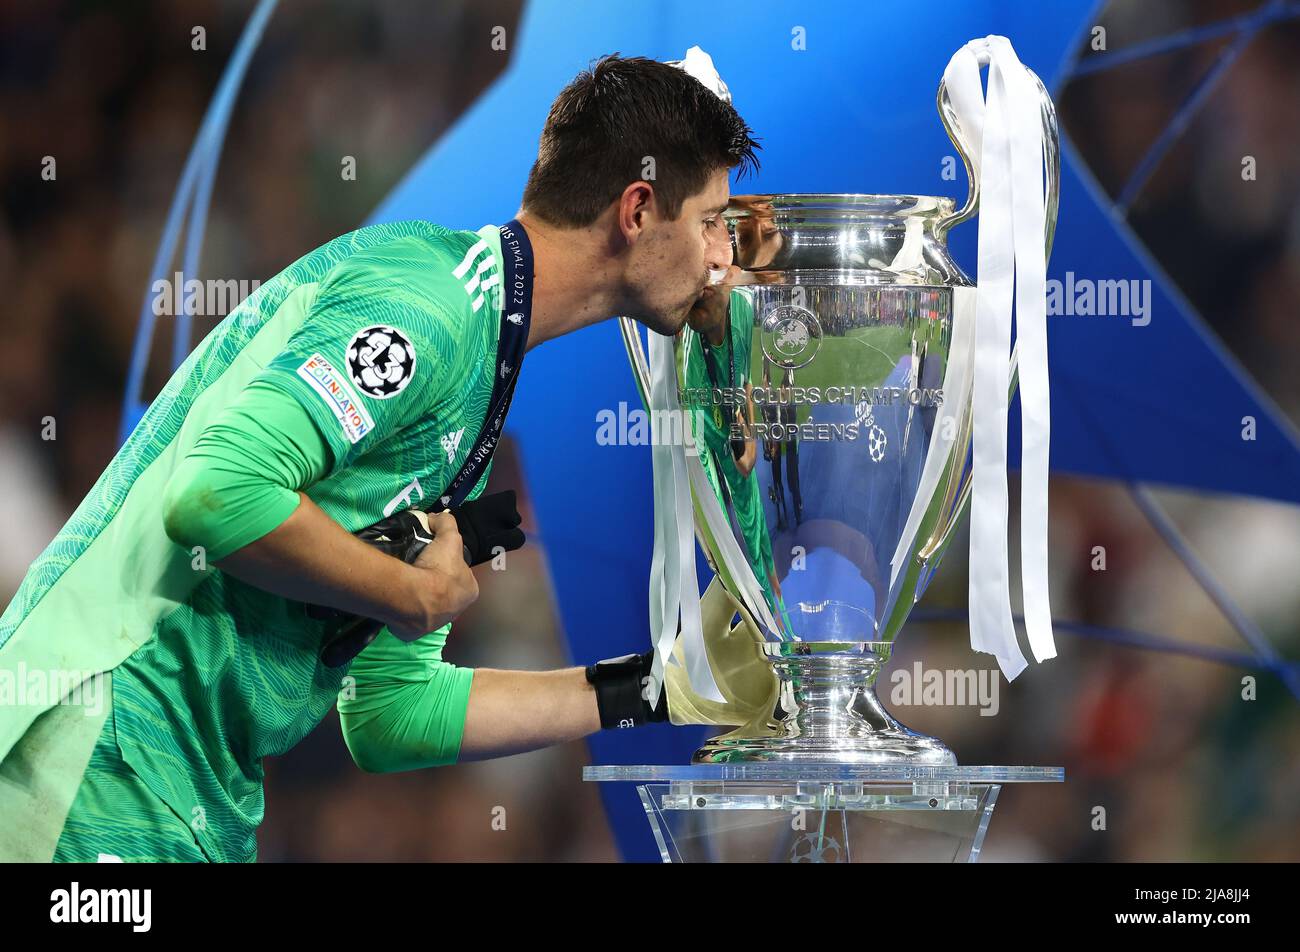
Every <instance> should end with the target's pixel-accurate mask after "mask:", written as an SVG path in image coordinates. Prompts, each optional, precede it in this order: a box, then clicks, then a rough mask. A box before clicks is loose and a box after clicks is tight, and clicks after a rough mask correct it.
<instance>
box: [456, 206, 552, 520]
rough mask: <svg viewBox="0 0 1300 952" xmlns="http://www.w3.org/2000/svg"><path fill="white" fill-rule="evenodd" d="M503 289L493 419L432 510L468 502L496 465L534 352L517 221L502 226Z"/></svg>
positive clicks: (526, 260) (529, 258)
mask: <svg viewBox="0 0 1300 952" xmlns="http://www.w3.org/2000/svg"><path fill="white" fill-rule="evenodd" d="M501 256H502V257H503V258H505V261H504V262H502V272H503V273H502V289H501V292H502V294H503V295H504V300H503V301H502V303H501V331H500V334H499V335H498V339H497V362H496V376H495V378H494V379H493V381H492V399H491V400H490V401H489V402H488V411H487V416H485V417H484V418H483V426H482V427H481V428H480V429H479V434H478V439H477V440H476V441H475V443H474V446H473V447H472V448H471V449H470V451H469V455H468V456H466V457H465V462H464V463H462V464H461V467H460V472H458V473H457V474H456V475H455V476H454V477H452V480H451V482H450V483H448V484H447V488H446V489H445V490H444V491H443V494H442V496H441V498H440V499H439V500H438V502H437V504H435V505H434V506H433V508H432V510H431V511H433V512H441V511H442V510H443V509H454V508H455V507H456V506H459V505H460V504H461V503H462V502H464V501H465V497H466V496H468V495H469V494H470V492H472V491H473V489H474V486H475V485H476V484H477V483H478V480H479V475H480V474H481V473H482V472H483V470H484V468H485V467H486V466H487V464H488V463H489V462H491V460H492V454H493V452H495V451H496V448H497V444H498V443H499V442H500V441H501V427H502V425H504V423H505V422H506V414H507V413H509V412H510V400H511V398H512V397H513V396H514V392H515V381H516V380H518V379H519V368H520V366H521V365H522V364H523V362H524V351H526V350H527V348H528V326H529V324H530V323H531V321H532V317H533V246H532V244H530V243H529V241H528V234H527V233H526V232H525V231H524V226H523V225H521V224H519V222H518V221H517V220H515V219H511V220H510V221H508V222H506V223H505V224H504V225H502V226H501Z"/></svg>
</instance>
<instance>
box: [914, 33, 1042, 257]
mask: <svg viewBox="0 0 1300 952" xmlns="http://www.w3.org/2000/svg"><path fill="white" fill-rule="evenodd" d="M987 62H988V57H987V54H983V55H981V56H980V63H981V65H983V64H985V63H987ZM1025 72H1027V73H1028V74H1029V75H1030V76H1032V77H1033V78H1034V84H1035V85H1036V86H1038V93H1039V101H1040V104H1041V109H1042V118H1043V154H1044V158H1045V160H1046V163H1047V195H1046V198H1047V203H1046V212H1047V216H1046V219H1047V220H1046V222H1045V229H1044V235H1043V244H1044V247H1045V249H1046V256H1047V258H1048V259H1049V260H1050V259H1051V257H1052V242H1053V240H1054V239H1055V237H1056V213H1057V209H1058V207H1059V206H1060V200H1061V134H1060V129H1059V128H1058V126H1057V122H1056V106H1055V105H1054V104H1053V103H1052V97H1051V95H1050V94H1049V93H1048V92H1047V87H1046V86H1044V85H1043V81H1042V80H1041V79H1039V78H1038V74H1037V73H1035V72H1034V71H1033V70H1032V69H1030V68H1029V67H1028V66H1026V67H1025ZM935 102H936V105H937V106H938V109H939V118H940V120H942V122H943V127H944V129H945V130H946V131H947V133H948V138H949V139H951V140H952V144H953V145H955V146H956V147H957V154H958V155H960V156H961V161H962V164H963V165H964V166H965V167H966V178H967V180H968V181H969V182H970V189H969V191H967V193H966V203H965V204H964V205H962V207H961V208H959V209H958V210H957V211H956V212H954V213H953V214H952V215H950V216H949V217H948V218H945V219H943V220H942V221H940V222H939V223H938V224H937V225H936V226H935V227H936V231H937V232H938V233H939V235H940V237H942V236H944V235H946V234H947V233H948V231H949V230H950V229H951V228H952V227H953V226H954V225H960V224H961V223H962V222H964V221H967V220H969V219H971V218H974V217H975V213H976V212H978V211H979V205H980V171H979V157H978V156H976V155H974V149H973V148H972V146H971V143H970V139H969V137H968V136H967V135H966V133H965V131H964V130H963V129H962V128H961V123H960V121H959V120H958V118H957V113H956V112H955V111H954V110H953V106H952V100H951V99H950V98H949V96H948V84H947V83H946V82H945V81H944V80H942V79H941V80H939V92H938V94H937V96H936V97H935Z"/></svg>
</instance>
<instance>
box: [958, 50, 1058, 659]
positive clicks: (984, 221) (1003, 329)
mask: <svg viewBox="0 0 1300 952" xmlns="http://www.w3.org/2000/svg"><path fill="white" fill-rule="evenodd" d="M981 64H987V65H988V67H989V76H988V98H987V101H985V97H984V94H983V88H982V84H981V83H980V66H981ZM944 83H945V85H946V86H947V89H948V96H949V99H950V100H951V103H952V107H953V111H954V113H955V115H956V117H957V124H958V126H959V128H960V130H961V131H962V133H963V134H964V135H965V137H966V140H967V142H968V143H969V146H970V153H971V155H970V157H971V165H972V173H973V175H974V176H975V177H976V180H977V181H978V182H979V183H980V214H979V255H978V261H979V289H978V293H977V298H976V306H975V311H976V313H975V341H974V349H975V364H974V384H973V393H972V399H973V424H972V430H973V435H972V441H973V447H974V449H973V452H974V466H973V472H972V482H973V485H972V494H971V540H970V590H969V595H970V627H971V647H972V648H973V649H974V650H976V651H982V652H987V653H990V654H993V655H994V656H996V657H997V659H998V664H999V666H1000V667H1001V668H1002V672H1003V674H1004V675H1005V676H1006V678H1007V680H1013V679H1014V678H1015V677H1016V675H1018V674H1019V673H1020V672H1021V671H1022V670H1023V669H1024V667H1025V658H1024V655H1023V654H1022V653H1021V651H1020V647H1019V645H1018V643H1017V641H1016V633H1015V625H1014V623H1013V621H1012V616H1011V592H1010V579H1009V575H1010V570H1009V565H1008V562H1009V554H1008V551H1007V521H1008V520H1007V510H1008V503H1007V403H1008V391H1009V389H1010V383H1011V363H1010V361H1009V358H1008V352H1009V351H1010V349H1011V314H1012V303H1013V300H1014V303H1015V310H1016V336H1017V350H1018V356H1019V366H1020V371H1019V372H1020V403H1021V422H1022V437H1021V441H1022V453H1021V500H1020V521H1021V580H1022V586H1023V593H1024V603H1025V628H1026V632H1027V633H1028V636H1029V643H1030V646H1031V647H1032V649H1033V652H1034V657H1035V658H1036V659H1037V660H1038V661H1044V660H1046V659H1047V658H1053V657H1055V656H1056V647H1055V643H1054V641H1053V637H1052V617H1051V606H1050V602H1049V597H1048V580H1047V467H1048V447H1049V442H1050V422H1049V401H1050V395H1049V391H1048V383H1047V297H1046V294H1047V287H1046V280H1047V263H1046V251H1045V248H1044V222H1045V219H1046V197H1045V194H1044V184H1043V162H1044V142H1043V128H1042V118H1041V107H1040V103H1039V96H1038V88H1037V85H1036V84H1035V83H1034V80H1033V78H1032V77H1031V76H1030V74H1029V73H1028V72H1027V71H1026V70H1025V67H1024V66H1023V65H1022V64H1021V62H1020V60H1019V59H1018V58H1017V57H1016V54H1015V51H1014V50H1013V49H1012V48H1011V43H1010V41H1008V40H1007V39H1006V37H1002V36H989V37H985V38H984V39H982V40H972V41H971V42H970V43H967V44H966V45H965V46H964V47H962V48H961V49H960V50H958V51H957V52H956V53H955V54H954V55H953V57H952V60H951V61H950V62H949V63H948V68H947V69H946V70H945V71H944ZM1013 289H1014V290H1013ZM945 392H947V391H945Z"/></svg>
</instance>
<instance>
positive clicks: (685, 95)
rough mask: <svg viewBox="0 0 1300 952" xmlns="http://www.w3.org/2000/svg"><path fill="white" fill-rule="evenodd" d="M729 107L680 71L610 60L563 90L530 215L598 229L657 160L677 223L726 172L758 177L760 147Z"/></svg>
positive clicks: (531, 191) (531, 177)
mask: <svg viewBox="0 0 1300 952" xmlns="http://www.w3.org/2000/svg"><path fill="white" fill-rule="evenodd" d="M751 132H752V130H751V129H750V128H749V126H747V125H746V124H745V121H744V120H743V119H741V118H740V115H739V114H738V113H737V112H736V110H735V109H733V108H732V106H731V104H730V103H726V102H723V101H722V100H721V99H719V98H718V96H717V95H715V94H714V93H713V92H712V90H710V89H708V88H707V87H706V86H705V85H704V84H703V83H701V82H700V81H699V80H697V79H695V77H693V76H691V75H689V74H688V73H686V72H684V71H683V70H681V69H678V68H677V67H675V66H669V65H668V64H666V63H658V62H655V61H654V60H651V59H645V58H644V57H639V56H637V57H627V58H624V57H621V56H619V55H618V54H617V53H613V54H611V55H609V56H605V57H602V58H601V59H600V60H598V61H597V62H596V63H595V65H594V66H592V67H591V68H590V69H587V70H584V71H583V72H581V73H579V74H578V76H577V78H575V79H574V80H573V82H571V83H569V85H567V86H565V87H564V89H563V90H561V92H560V94H559V96H557V97H556V98H555V102H554V103H553V104H552V105H551V112H550V115H548V116H547V117H546V125H545V127H544V128H543V129H542V138H541V142H540V144H539V146H538V149H537V161H536V162H534V163H533V168H532V171H531V172H529V173H528V185H527V186H526V187H525V188H524V201H523V205H524V208H525V209H526V210H527V211H529V212H531V213H533V214H535V215H537V216H538V217H540V218H541V219H542V220H544V221H547V222H550V223H551V224H553V225H560V226H564V227H582V226H584V225H590V224H591V223H592V222H594V221H595V220H596V219H597V218H598V217H600V213H601V212H603V211H604V210H605V209H606V208H608V207H609V203H610V202H612V201H614V200H615V199H616V198H618V196H619V195H620V194H622V192H623V189H625V188H626V187H627V185H628V183H629V182H633V181H636V180H639V179H641V178H642V177H643V172H644V170H645V168H646V164H645V162H646V159H647V158H653V160H654V178H653V180H652V183H653V185H654V190H655V196H656V200H657V201H658V203H659V205H660V207H661V208H662V209H663V210H664V214H665V215H667V216H668V217H669V218H670V219H671V218H676V217H677V216H678V215H679V214H680V213H681V208H682V202H683V201H685V199H687V198H688V197H690V196H691V195H694V194H695V193H697V192H699V191H700V190H701V189H702V188H704V186H705V184H706V183H707V182H708V179H709V176H710V175H712V174H713V173H714V172H716V171H717V170H719V169H732V168H735V167H737V166H740V167H741V172H742V174H743V173H744V172H745V171H747V170H749V169H757V168H758V158H757V157H756V156H755V154H754V151H755V150H756V149H758V148H759V145H758V143H756V142H755V141H754V139H753V138H752V136H751Z"/></svg>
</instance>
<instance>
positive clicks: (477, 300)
mask: <svg viewBox="0 0 1300 952" xmlns="http://www.w3.org/2000/svg"><path fill="white" fill-rule="evenodd" d="M484 252H486V256H484ZM476 261H477V262H478V266H477V267H475V266H474V262H476ZM496 264H497V257H496V255H494V254H492V252H491V251H489V250H488V243H487V242H486V241H484V240H483V239H482V238H480V239H479V240H478V241H476V242H475V243H474V246H473V247H472V248H470V249H469V251H467V252H465V257H464V259H462V260H461V263H460V264H458V265H456V268H455V269H454V270H453V271H452V272H451V273H452V275H453V276H454V277H455V278H456V280H457V281H464V282H465V293H466V294H468V295H469V297H470V302H471V303H472V304H473V306H474V313H475V314H477V313H478V311H479V309H480V308H481V307H482V306H483V302H484V300H485V299H484V296H483V295H484V292H485V291H487V290H488V289H489V288H491V287H494V286H495V285H497V284H500V283H501V275H500V274H489V275H488V276H487V277H486V278H485V277H483V275H484V273H485V272H487V271H491V270H492V269H493V268H495V267H496ZM470 268H474V273H473V274H470V273H469V270H470ZM466 275H469V277H468V278H466V277H465V276H466ZM520 320H522V317H521V318H520Z"/></svg>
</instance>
